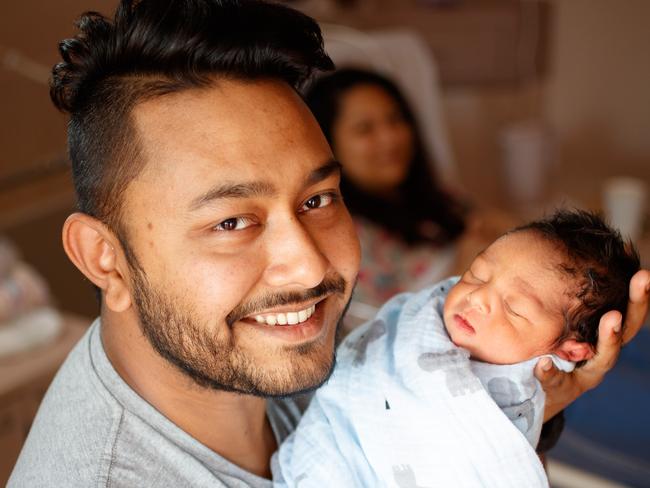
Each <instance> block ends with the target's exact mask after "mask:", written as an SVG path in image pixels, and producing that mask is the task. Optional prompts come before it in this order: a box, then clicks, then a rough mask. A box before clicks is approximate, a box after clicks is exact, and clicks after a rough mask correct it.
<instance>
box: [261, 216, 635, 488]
mask: <svg viewBox="0 0 650 488" xmlns="http://www.w3.org/2000/svg"><path fill="white" fill-rule="evenodd" d="M638 269H639V257H638V254H637V253H636V251H635V250H634V249H633V248H632V246H631V245H629V244H628V245H626V244H625V243H624V242H623V240H622V239H621V237H620V235H619V234H618V233H617V232H615V231H613V230H612V229H610V228H609V227H607V225H606V224H605V223H604V222H603V221H602V220H600V218H598V217H597V216H595V215H593V214H590V213H587V212H581V211H574V212H568V211H561V212H558V213H556V214H555V215H554V216H553V217H551V218H549V219H546V220H542V221H537V222H533V223H530V224H527V225H525V226H523V227H520V228H517V229H515V230H513V231H511V232H509V233H507V234H505V235H504V236H502V237H501V238H499V239H498V240H497V241H495V242H494V243H492V244H491V245H490V246H489V247H488V248H487V249H485V250H484V251H483V252H481V253H480V254H479V255H478V256H477V257H476V258H475V259H474V261H473V262H472V264H471V266H470V267H469V269H468V270H467V271H466V272H465V273H464V274H463V275H462V277H461V278H460V280H458V279H457V278H454V279H450V280H447V281H444V282H442V283H439V284H438V285H435V286H434V287H432V288H429V289H426V290H424V291H422V292H419V293H415V294H403V295H399V296H397V297H395V298H394V299H392V300H391V301H389V302H388V303H387V304H386V305H385V306H384V307H382V309H381V310H380V311H379V313H378V315H377V317H376V319H375V320H373V321H372V322H370V323H368V324H366V325H365V326H363V327H361V328H359V329H357V330H355V331H354V332H353V333H352V334H351V335H350V336H349V337H348V338H347V339H346V340H345V341H344V342H343V344H342V345H341V346H340V347H339V350H338V365H337V367H336V369H335V371H334V374H333V375H332V378H331V379H330V381H329V382H328V383H327V384H326V385H325V386H323V387H322V388H321V389H320V390H319V391H318V392H317V393H316V395H315V397H314V399H313V400H312V403H311V404H310V406H309V408H308V410H307V412H306V413H305V415H304V417H303V418H302V420H301V422H300V424H299V425H298V428H297V429H296V431H295V432H294V433H293V434H292V436H291V437H289V439H287V441H286V442H285V443H284V444H283V445H282V446H281V448H280V450H279V452H278V453H277V454H276V455H275V457H274V458H273V461H272V468H273V474H274V480H275V482H276V484H277V486H300V487H301V488H305V487H308V486H310V487H311V486H313V487H322V486H337V487H338V486H341V487H357V486H358V487H375V486H397V487H400V488H415V487H433V486H454V487H462V486H468V487H469V486H473V487H475V486H512V487H518V488H519V487H521V486H526V487H535V486H547V485H548V481H547V479H546V475H545V472H544V469H543V467H542V465H541V463H540V462H539V459H538V457H537V455H536V454H535V450H534V447H535V446H536V444H537V441H538V439H539V433H540V430H541V425H542V421H543V414H544V393H543V390H542V389H541V387H540V385H539V383H538V382H537V380H536V379H535V378H534V375H533V368H534V365H535V364H536V362H537V361H538V359H539V357H540V356H544V355H551V356H552V358H553V360H554V361H555V363H556V365H558V366H559V367H561V368H563V369H565V370H568V369H571V368H572V367H573V364H574V363H577V364H578V365H580V364H581V363H582V362H583V361H584V360H586V359H589V358H590V357H591V356H592V355H593V354H594V352H595V351H594V347H595V344H596V343H597V333H598V322H599V319H600V317H601V316H602V315H603V314H604V313H605V312H607V311H609V310H619V311H620V312H621V313H623V314H625V311H626V307H627V300H628V296H627V289H628V283H629V280H630V278H631V277H632V275H633V274H634V273H635V272H636V271H637V270H638Z"/></svg>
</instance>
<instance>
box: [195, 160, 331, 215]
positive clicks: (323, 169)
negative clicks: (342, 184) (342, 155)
mask: <svg viewBox="0 0 650 488" xmlns="http://www.w3.org/2000/svg"><path fill="white" fill-rule="evenodd" d="M340 171H341V163H339V162H338V161H336V160H335V159H330V160H329V161H327V162H326V163H325V164H323V165H322V166H319V167H318V168H316V169H315V170H313V171H312V172H311V173H309V176H308V177H307V183H306V186H311V185H314V184H316V183H318V182H320V181H322V180H324V179H325V178H327V177H329V176H330V175H332V174H333V173H336V172H340ZM277 192H278V190H277V189H276V188H275V187H274V186H273V185H272V184H270V183H267V182H263V181H251V182H246V183H220V184H218V185H215V186H214V187H212V188H210V189H209V190H208V191H206V192H205V193H203V194H202V195H199V196H198V197H197V198H195V199H194V200H192V203H190V206H189V209H190V211H191V212H193V211H196V210H198V209H199V208H201V207H203V206H205V205H207V204H209V203H211V202H214V201H215V200H221V199H224V198H252V197H260V196H274V195H276V194H277Z"/></svg>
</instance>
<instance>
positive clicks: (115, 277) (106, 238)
mask: <svg viewBox="0 0 650 488" xmlns="http://www.w3.org/2000/svg"><path fill="white" fill-rule="evenodd" d="M62 239H63V249H64V250H65V252H66V254H67V255H68V257H69V258H70V261H72V263H73V264H74V265H75V266H76V267H77V268H79V271H81V272H82V273H83V274H84V275H85V276H86V278H88V279H89V280H90V281H92V282H93V283H94V284H95V285H96V286H97V287H98V288H100V289H101V290H102V297H103V301H104V303H105V304H106V306H107V307H108V308H109V309H110V310H112V311H114V312H123V311H125V310H127V309H128V308H129V307H130V306H131V293H130V291H129V287H128V286H127V281H126V279H125V276H126V274H125V273H124V271H125V270H123V269H121V266H120V265H119V262H120V261H123V260H118V253H120V252H122V250H121V246H120V243H119V240H118V239H117V238H116V237H115V235H114V234H113V232H111V231H110V230H109V229H108V228H107V227H106V226H105V225H104V224H102V223H101V222H100V221H99V220H97V219H95V218H94V217H91V216H90V215H87V214H84V213H80V212H77V213H73V214H72V215H70V216H69V217H68V218H67V219H66V221H65V223H64V224H63V231H62Z"/></svg>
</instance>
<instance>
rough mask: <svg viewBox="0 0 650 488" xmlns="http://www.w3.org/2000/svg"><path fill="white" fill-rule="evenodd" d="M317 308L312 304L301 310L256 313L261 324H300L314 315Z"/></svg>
mask: <svg viewBox="0 0 650 488" xmlns="http://www.w3.org/2000/svg"><path fill="white" fill-rule="evenodd" d="M315 310H316V305H312V306H311V307H309V308H306V309H305V310H300V311H299V312H287V313H270V314H265V315H256V316H255V320H256V321H257V322H258V323H260V324H267V325H295V324H300V323H302V322H304V321H305V320H307V319H308V318H309V317H311V316H312V314H313V313H314V311H315Z"/></svg>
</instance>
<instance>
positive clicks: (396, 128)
mask: <svg viewBox="0 0 650 488" xmlns="http://www.w3.org/2000/svg"><path fill="white" fill-rule="evenodd" d="M332 146H333V149H334V153H335V154H336V157H337V158H338V159H339V161H340V162H341V164H342V165H343V172H344V173H345V175H346V176H347V177H348V179H349V180H350V181H352V182H353V183H354V184H355V185H357V186H358V187H359V188H362V189H364V190H366V191H368V192H371V193H386V192H390V191H392V190H394V189H395V188H396V187H397V186H398V185H399V184H401V183H402V182H403V181H404V180H405V178H406V176H407V173H408V170H409V165H410V163H411V159H412V157H413V131H412V129H411V126H410V124H409V123H408V122H407V121H406V120H405V118H404V115H403V114H402V112H401V111H400V109H399V106H398V105H397V102H396V101H395V100H394V99H393V98H392V97H391V95H390V94H388V93H387V92H386V91H385V90H384V89H383V88H381V87H379V86H377V85H371V84H364V85H357V86H355V87H352V88H350V89H349V90H348V91H347V92H346V93H344V94H343V95H342V97H341V100H340V108H339V116H338V118H337V120H336V121H335V122H334V126H333V127H332Z"/></svg>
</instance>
